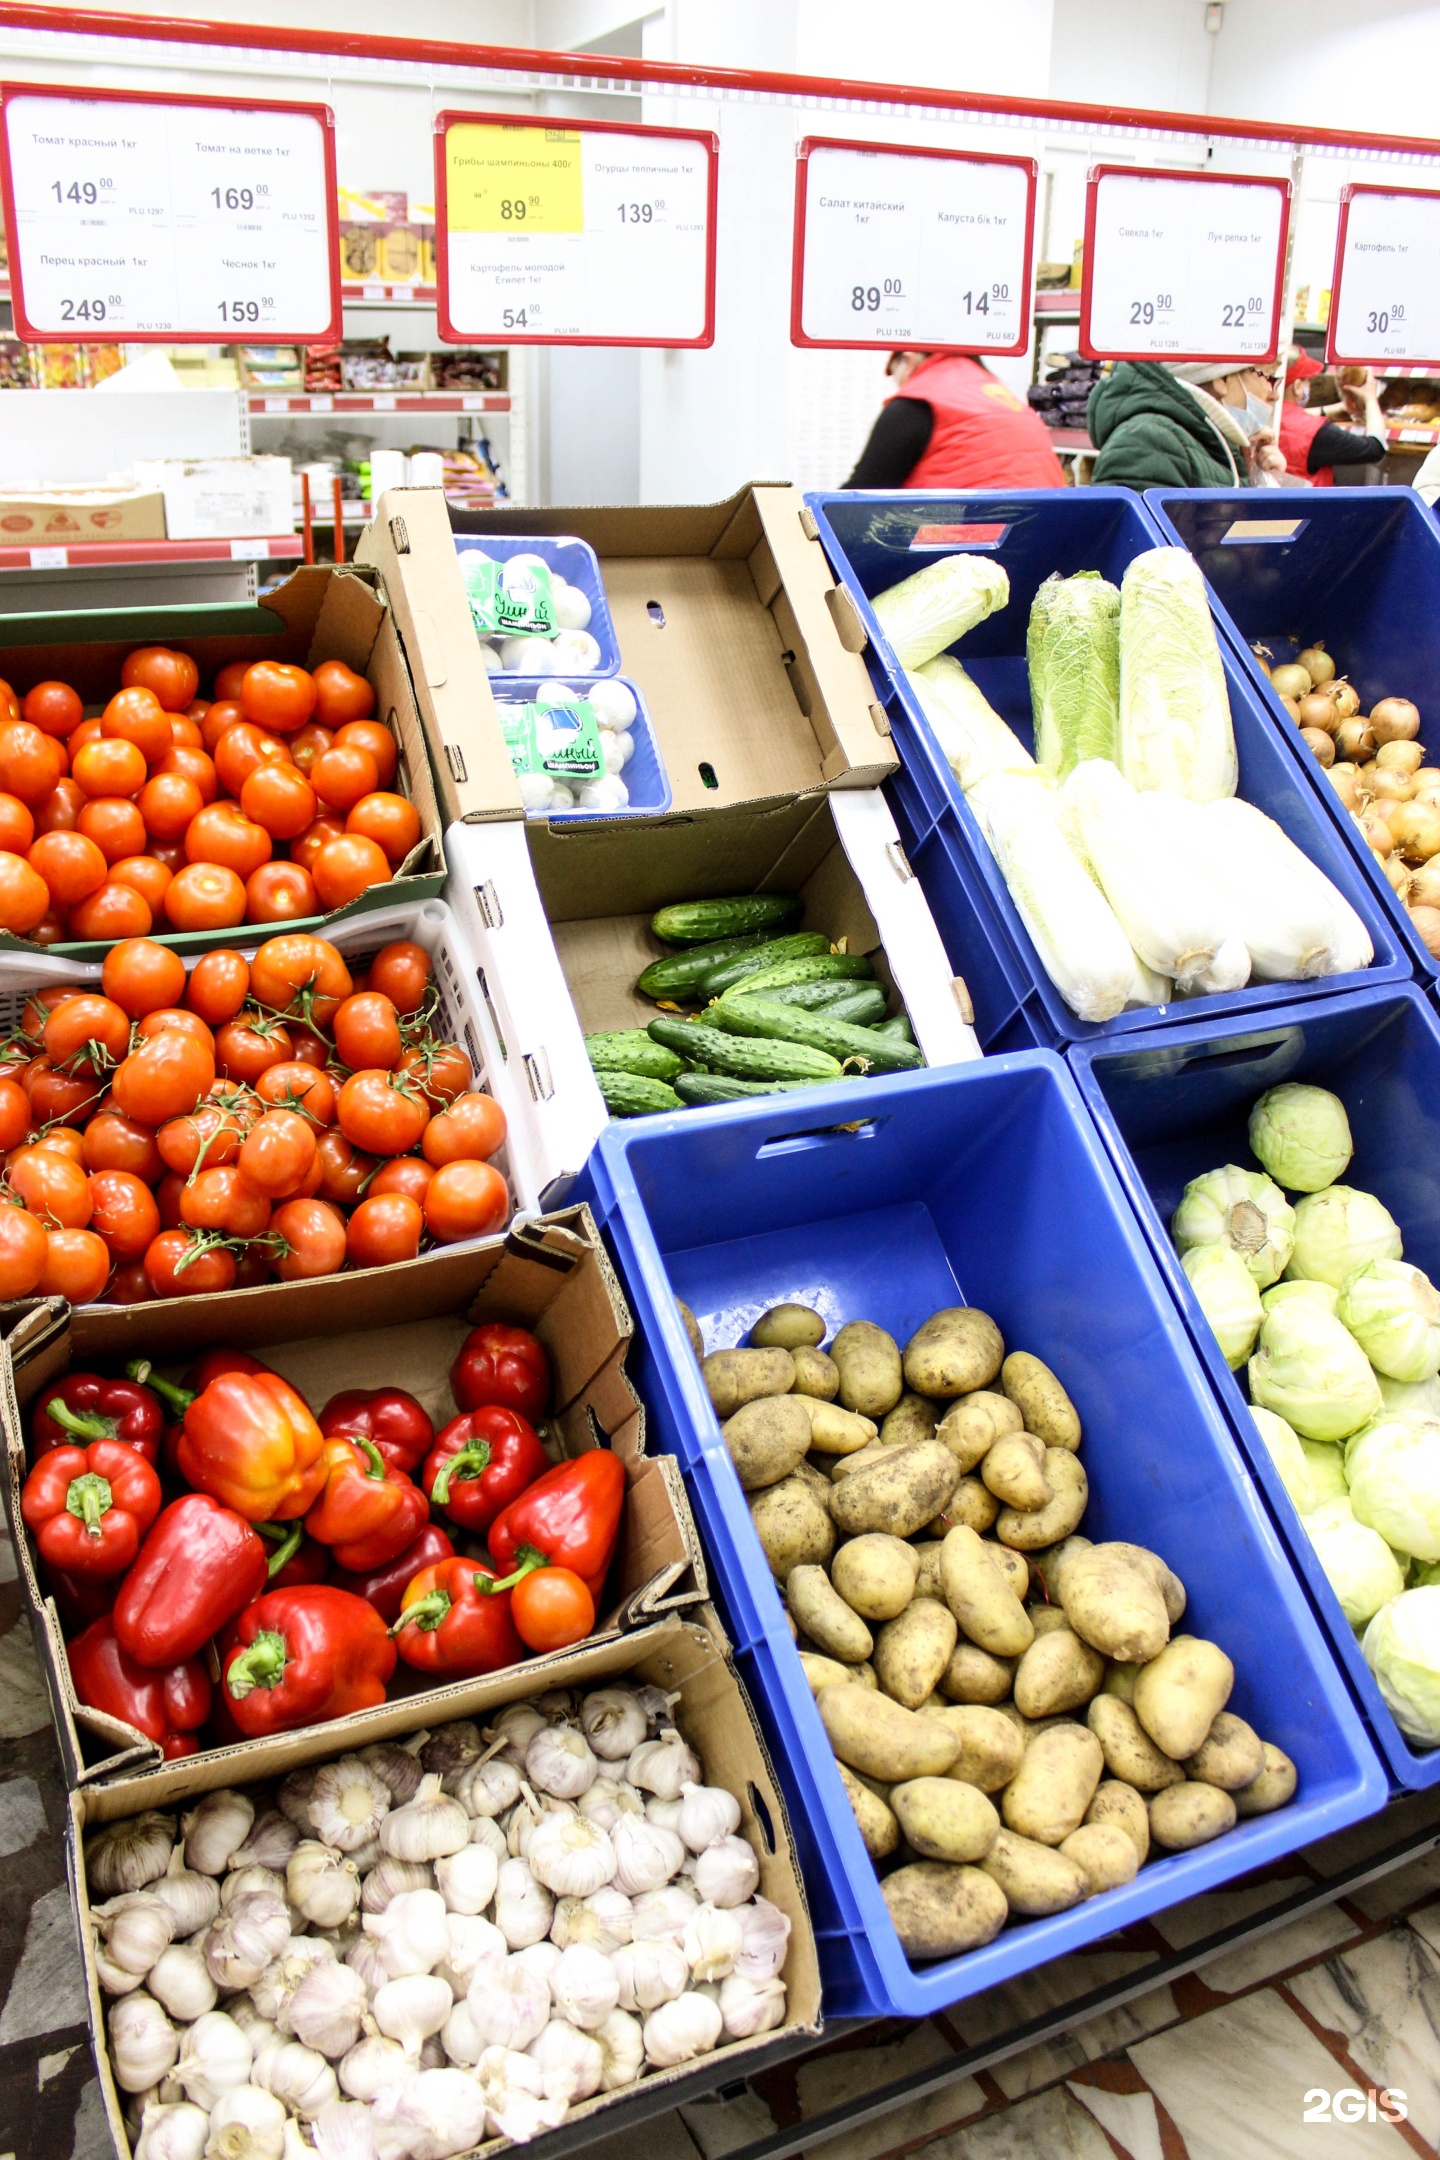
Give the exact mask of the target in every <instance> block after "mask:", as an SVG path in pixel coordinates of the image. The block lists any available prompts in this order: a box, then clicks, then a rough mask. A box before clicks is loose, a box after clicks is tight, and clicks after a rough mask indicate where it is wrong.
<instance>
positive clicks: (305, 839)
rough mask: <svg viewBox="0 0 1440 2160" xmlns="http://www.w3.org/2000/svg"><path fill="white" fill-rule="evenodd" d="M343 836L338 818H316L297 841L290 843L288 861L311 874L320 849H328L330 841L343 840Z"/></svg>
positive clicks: (342, 827) (343, 830)
mask: <svg viewBox="0 0 1440 2160" xmlns="http://www.w3.org/2000/svg"><path fill="white" fill-rule="evenodd" d="M344 834H345V827H344V826H343V825H342V824H341V822H340V820H339V818H333V817H318V818H316V820H315V822H314V824H313V825H307V826H306V828H305V830H304V832H303V833H301V835H300V837H299V839H298V840H292V841H291V843H290V860H291V861H292V862H297V863H299V864H300V865H301V866H302V868H304V869H306V870H309V871H311V872H313V871H314V868H315V858H316V856H317V855H318V854H319V853H320V850H321V848H323V847H328V846H329V845H330V842H331V841H332V840H340V839H343V838H344Z"/></svg>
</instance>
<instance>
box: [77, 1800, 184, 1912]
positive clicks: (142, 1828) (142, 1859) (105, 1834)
mask: <svg viewBox="0 0 1440 2160" xmlns="http://www.w3.org/2000/svg"><path fill="white" fill-rule="evenodd" d="M174 1843H175V1825H174V1824H173V1822H172V1821H171V1820H170V1817H169V1816H168V1815H157V1814H156V1813H155V1812H154V1810H153V1809H147V1810H146V1812H145V1813H144V1814H143V1815H132V1816H131V1818H130V1820H129V1821H128V1822H119V1823H111V1824H110V1825H109V1826H108V1828H106V1829H104V1830H101V1831H99V1832H98V1833H97V1834H96V1835H95V1836H94V1837H93V1838H90V1839H89V1840H88V1841H87V1843H86V1846H85V1880H86V1881H87V1883H88V1884H89V1886H90V1889H91V1892H92V1894H93V1892H95V1891H97V1890H98V1891H99V1892H100V1894H101V1896H102V1897H115V1896H117V1895H118V1894H120V1893H122V1892H124V1891H126V1890H143V1889H144V1887H145V1885H146V1883H151V1882H154V1880H155V1878H156V1876H157V1875H163V1874H164V1873H165V1870H166V1868H167V1867H168V1866H169V1864H170V1852H171V1848H172V1847H173V1845H174Z"/></svg>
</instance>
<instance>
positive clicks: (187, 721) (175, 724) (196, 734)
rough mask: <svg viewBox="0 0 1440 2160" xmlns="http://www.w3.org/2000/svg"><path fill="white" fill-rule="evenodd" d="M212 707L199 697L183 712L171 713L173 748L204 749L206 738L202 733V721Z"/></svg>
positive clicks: (171, 741) (171, 742) (171, 740)
mask: <svg viewBox="0 0 1440 2160" xmlns="http://www.w3.org/2000/svg"><path fill="white" fill-rule="evenodd" d="M209 710H210V707H209V706H208V705H207V704H206V702H205V700H204V699H203V698H197V699H196V700H195V702H194V704H193V705H190V706H188V707H187V708H186V710H185V711H184V712H183V713H171V715H170V744H171V748H172V749H176V750H179V749H187V750H203V749H204V747H205V738H204V736H203V735H202V734H201V733H200V722H201V721H202V720H203V719H204V717H205V715H206V713H207V712H209Z"/></svg>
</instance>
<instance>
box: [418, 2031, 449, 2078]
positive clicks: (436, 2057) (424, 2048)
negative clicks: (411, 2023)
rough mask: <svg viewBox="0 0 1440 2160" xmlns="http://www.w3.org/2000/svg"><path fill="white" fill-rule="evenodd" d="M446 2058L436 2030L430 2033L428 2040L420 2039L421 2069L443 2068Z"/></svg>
mask: <svg viewBox="0 0 1440 2160" xmlns="http://www.w3.org/2000/svg"><path fill="white" fill-rule="evenodd" d="M447 2060H448V2058H447V2056H446V2054H445V2049H444V2045H443V2043H442V2042H441V2039H440V2034H439V2033H438V2032H435V2033H431V2035H430V2037H429V2039H428V2040H422V2041H421V2043H420V2068H421V2069H422V2070H443V2069H444V2068H445V2067H446V2063H447Z"/></svg>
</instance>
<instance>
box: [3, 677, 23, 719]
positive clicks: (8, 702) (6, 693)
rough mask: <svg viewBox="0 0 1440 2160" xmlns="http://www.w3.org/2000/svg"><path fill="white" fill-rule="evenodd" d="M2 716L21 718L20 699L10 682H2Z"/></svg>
mask: <svg viewBox="0 0 1440 2160" xmlns="http://www.w3.org/2000/svg"><path fill="white" fill-rule="evenodd" d="M0 718H3V719H6V720H18V719H19V718H20V700H19V698H18V697H16V695H15V692H14V691H13V690H12V689H11V687H10V685H9V683H8V682H0Z"/></svg>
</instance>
